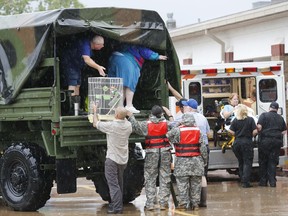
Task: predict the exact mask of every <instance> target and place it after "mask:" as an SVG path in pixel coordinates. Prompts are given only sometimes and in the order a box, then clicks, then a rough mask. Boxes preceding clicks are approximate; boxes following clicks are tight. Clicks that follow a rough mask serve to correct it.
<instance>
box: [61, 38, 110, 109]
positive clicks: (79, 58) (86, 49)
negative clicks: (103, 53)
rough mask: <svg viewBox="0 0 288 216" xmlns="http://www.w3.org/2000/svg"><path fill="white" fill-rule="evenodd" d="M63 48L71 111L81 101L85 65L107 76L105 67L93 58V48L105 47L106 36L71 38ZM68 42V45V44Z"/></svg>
mask: <svg viewBox="0 0 288 216" xmlns="http://www.w3.org/2000/svg"><path fill="white" fill-rule="evenodd" d="M64 43H65V44H64V46H65V45H66V47H65V49H63V50H62V58H61V59H60V60H61V66H62V69H63V71H64V74H65V84H66V85H67V86H68V90H72V91H73V92H72V93H71V96H72V97H71V100H70V112H71V114H72V112H73V111H72V110H73V109H74V103H80V96H79V95H80V85H81V71H82V70H83V68H84V66H85V65H88V66H89V67H92V68H94V69H96V70H98V72H99V74H100V75H101V76H105V75H106V74H105V72H104V70H105V67H103V66H101V65H99V64H97V63H96V62H95V61H94V60H93V59H92V58H91V55H92V50H100V49H102V48H103V47H104V38H103V37H102V36H99V35H96V36H94V37H93V38H92V39H91V40H89V38H87V37H80V38H77V39H73V38H72V39H71V40H69V42H68V43H66V42H64ZM67 44H68V45H67Z"/></svg>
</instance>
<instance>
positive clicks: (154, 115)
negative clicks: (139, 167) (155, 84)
mask: <svg viewBox="0 0 288 216" xmlns="http://www.w3.org/2000/svg"><path fill="white" fill-rule="evenodd" d="M166 114H167V113H166ZM128 115H129V118H128V120H129V121H130V122H131V124H132V128H133V131H134V132H135V133H137V134H139V135H143V136H145V144H146V146H145V148H146V156H145V164H144V177H145V193H146V198H147V200H146V204H145V210H149V211H151V210H154V209H155V206H154V205H155V201H156V200H157V198H156V191H157V190H156V179H157V176H159V204H160V209H161V210H165V209H167V208H168V199H169V196H170V181H171V178H170V175H171V159H172V156H171V151H170V150H171V145H170V143H169V141H168V139H167V137H166V133H167V132H168V127H169V126H168V123H167V121H166V119H165V118H164V116H163V109H162V108H161V107H160V106H158V105H155V106H153V107H152V109H151V115H150V117H149V120H148V121H141V122H139V121H136V119H135V117H134V116H133V115H132V113H131V112H130V113H128ZM168 116H169V115H168Z"/></svg>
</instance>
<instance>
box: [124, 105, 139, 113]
mask: <svg viewBox="0 0 288 216" xmlns="http://www.w3.org/2000/svg"><path fill="white" fill-rule="evenodd" d="M125 109H126V110H128V111H129V112H131V113H140V110H137V109H136V108H135V107H133V106H129V107H128V106H125Z"/></svg>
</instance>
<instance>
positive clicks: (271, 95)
mask: <svg viewBox="0 0 288 216" xmlns="http://www.w3.org/2000/svg"><path fill="white" fill-rule="evenodd" d="M259 95H260V101H262V102H272V101H276V100H277V83H276V80H274V79H263V80H260V82H259Z"/></svg>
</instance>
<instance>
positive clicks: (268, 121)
mask: <svg viewBox="0 0 288 216" xmlns="http://www.w3.org/2000/svg"><path fill="white" fill-rule="evenodd" d="M257 124H260V125H261V126H262V130H261V137H271V138H272V137H274V138H282V132H283V131H285V130H286V129H287V127H286V123H285V121H284V119H283V117H282V116H281V115H279V114H278V113H277V112H275V111H269V112H266V113H262V114H261V115H260V117H259V119H258V122H257Z"/></svg>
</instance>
